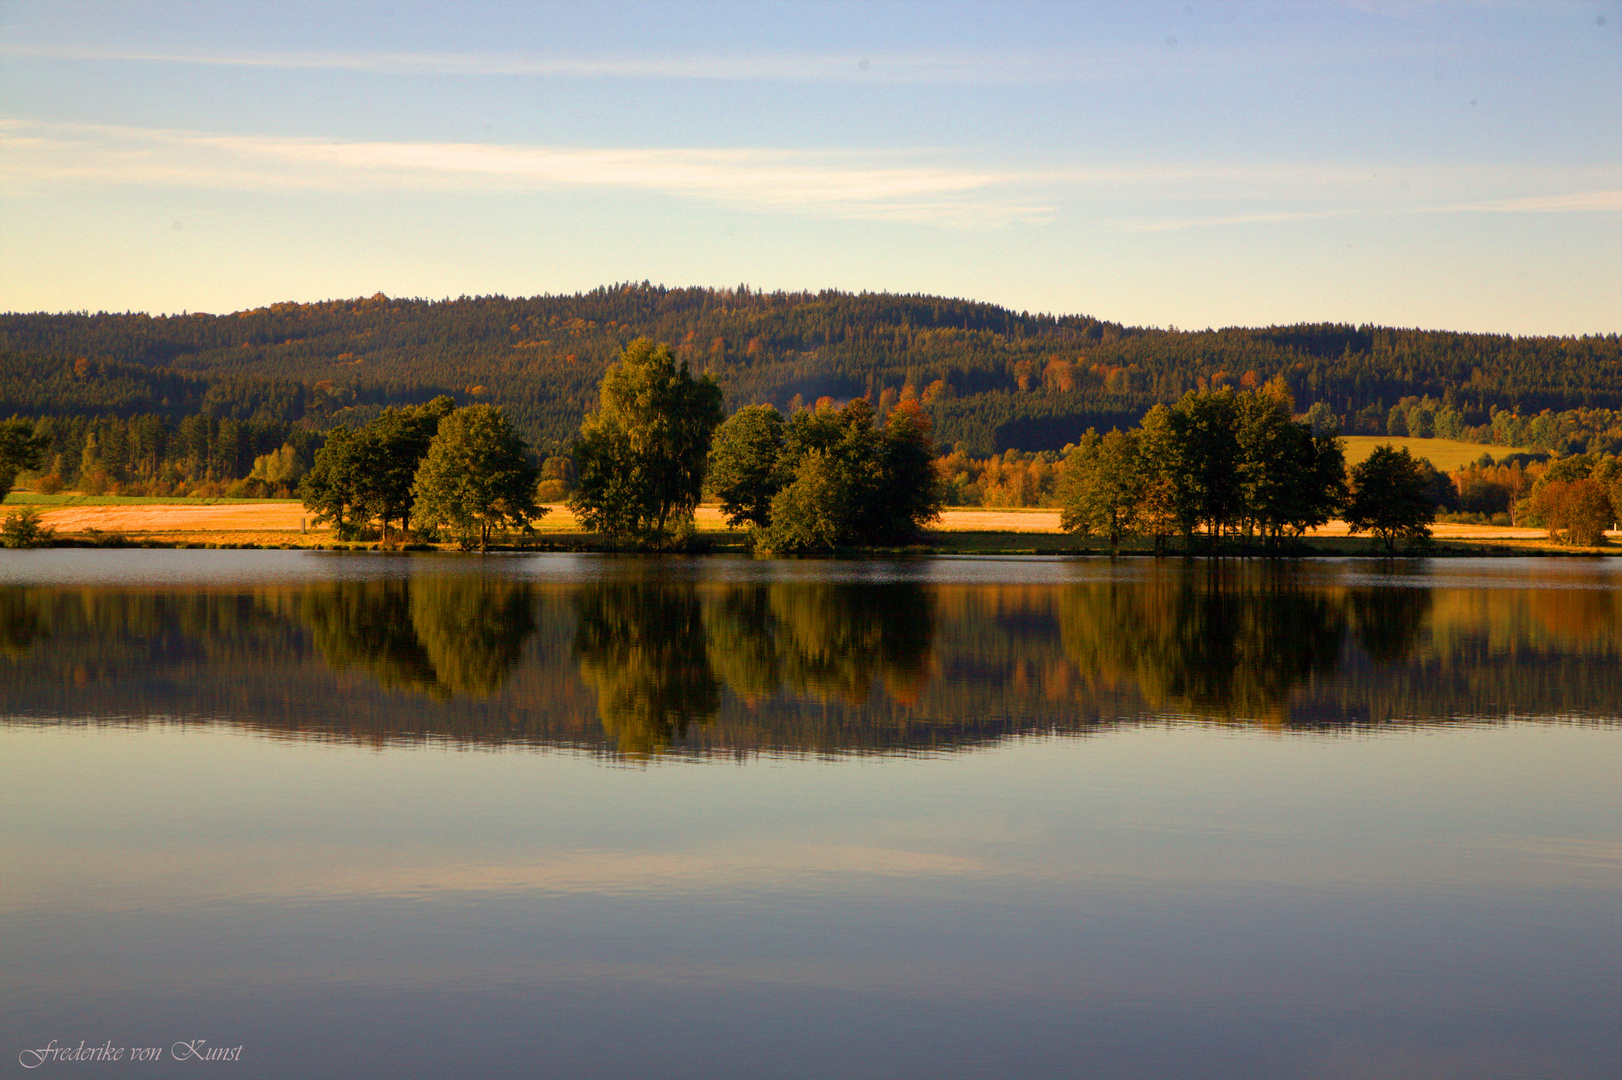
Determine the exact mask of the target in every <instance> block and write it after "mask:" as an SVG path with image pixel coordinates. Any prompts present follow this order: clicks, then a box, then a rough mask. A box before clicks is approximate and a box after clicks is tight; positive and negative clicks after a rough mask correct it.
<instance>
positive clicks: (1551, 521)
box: [1532, 477, 1616, 547]
mask: <svg viewBox="0 0 1622 1080" xmlns="http://www.w3.org/2000/svg"><path fill="white" fill-rule="evenodd" d="M1532 511H1533V513H1535V514H1536V515H1537V516H1538V517H1539V518H1540V519H1541V520H1542V522H1543V524H1544V525H1545V526H1546V527H1547V528H1548V530H1549V539H1550V540H1553V541H1555V542H1557V543H1561V544H1570V545H1572V546H1573V547H1594V546H1596V545H1598V544H1603V543H1604V542H1605V530H1606V529H1609V528H1610V527H1611V526H1612V524H1614V523H1615V521H1616V508H1615V507H1613V506H1612V505H1611V497H1610V493H1609V492H1607V491H1606V490H1605V485H1604V484H1601V483H1600V482H1599V481H1598V480H1595V479H1593V478H1592V477H1584V478H1583V479H1581V480H1555V481H1553V482H1551V483H1548V484H1545V485H1544V486H1543V487H1542V488H1540V489H1539V490H1538V491H1536V492H1534V493H1533V496H1532Z"/></svg>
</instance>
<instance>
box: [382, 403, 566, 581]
mask: <svg viewBox="0 0 1622 1080" xmlns="http://www.w3.org/2000/svg"><path fill="white" fill-rule="evenodd" d="M538 479H539V474H538V472H537V470H536V468H535V466H534V465H533V464H531V463H530V461H529V458H528V456H527V454H526V452H525V446H524V441H523V440H522V439H520V438H519V437H518V434H517V433H516V432H515V431H513V429H512V425H511V424H509V423H508V422H507V418H506V417H504V416H502V415H501V413H500V412H499V411H497V410H496V409H495V408H493V407H492V406H489V405H470V406H468V407H467V408H465V409H457V410H456V411H455V412H453V413H451V414H450V415H448V416H446V417H445V418H444V419H443V420H441V421H440V422H439V430H438V432H437V433H436V434H435V435H434V438H433V441H432V442H431V443H429V445H428V452H427V454H425V455H424V456H423V459H422V464H421V465H419V466H418V467H417V473H416V479H415V481H414V482H413V484H412V488H411V491H412V495H413V496H414V501H413V503H412V514H413V516H414V517H415V518H416V520H417V521H418V523H419V525H422V526H427V527H449V528H451V529H453V530H455V531H456V532H457V534H458V535H459V536H460V537H461V538H462V543H463V546H464V547H466V546H471V544H472V540H473V538H474V537H477V538H478V545H479V550H480V551H484V550H487V549H488V548H489V546H490V531H491V530H492V529H501V528H508V527H511V528H519V529H522V528H527V527H528V525H529V523H530V522H531V521H532V520H534V519H535V518H538V517H540V516H542V515H543V514H545V513H546V510H545V508H543V507H540V506H537V505H536V503H535V485H536V482H537V480H538Z"/></svg>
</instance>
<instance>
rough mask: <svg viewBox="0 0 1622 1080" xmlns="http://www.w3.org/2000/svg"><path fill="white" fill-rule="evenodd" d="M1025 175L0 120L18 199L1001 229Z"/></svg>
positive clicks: (895, 158) (698, 152)
mask: <svg viewBox="0 0 1622 1080" xmlns="http://www.w3.org/2000/svg"><path fill="white" fill-rule="evenodd" d="M1019 179H1020V178H1019V177H1018V176H1017V175H1015V174H1010V173H1004V172H998V171H995V170H987V169H973V168H961V167H954V166H939V165H928V164H918V163H916V162H915V161H911V160H908V156H907V155H900V154H885V155H876V154H858V153H825V152H813V151H783V150H750V149H744V150H705V149H638V148H631V149H591V148H583V147H557V146H505V145H491V144H483V143H423V142H354V141H343V140H335V139H309V138H276V137H265V136H244V135H215V134H207V133H200V132H188V131H172V130H152V129H143V128H121V127H107V126H97V125H42V124H31V123H27V122H21V121H0V185H3V186H4V188H5V189H7V190H9V191H12V192H24V191H28V190H34V191H38V190H42V189H47V188H55V187H60V186H62V185H65V184H91V185H131V184H134V185H153V186H188V187H202V188H224V189H235V190H286V189H288V188H296V189H306V190H316V191H344V190H380V189H381V190H390V189H418V190H423V189H426V190H436V189H437V190H517V191H522V190H540V189H559V188H599V189H619V190H636V191H646V192H663V193H668V194H675V195H683V196H688V197H694V198H700V199H708V200H712V201H716V202H722V203H727V204H730V205H735V206H740V207H744V208H750V209H758V210H791V211H805V212H810V213H820V214H825V215H832V216H839V217H854V218H863V219H883V220H909V221H935V222H941V223H948V224H951V223H957V224H998V223H1006V222H1008V221H1012V220H1034V219H1039V218H1041V217H1043V216H1044V215H1046V214H1047V213H1049V212H1050V209H1051V208H1050V207H1048V206H1045V205H1043V204H1041V203H1040V202H1031V201H1030V200H1029V199H1019V198H1013V197H1010V196H1011V192H1010V190H1009V189H1010V188H1012V187H1013V186H1015V185H1016V184H1017V183H1018V181H1019Z"/></svg>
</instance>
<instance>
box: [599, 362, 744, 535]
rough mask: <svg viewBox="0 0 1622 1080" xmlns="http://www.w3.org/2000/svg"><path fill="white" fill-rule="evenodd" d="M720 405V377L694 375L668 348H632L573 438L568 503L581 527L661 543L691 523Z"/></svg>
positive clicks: (605, 382) (611, 371)
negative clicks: (572, 486) (573, 477)
mask: <svg viewBox="0 0 1622 1080" xmlns="http://www.w3.org/2000/svg"><path fill="white" fill-rule="evenodd" d="M721 402H722V395H721V388H720V387H719V386H717V385H716V383H715V380H714V379H712V378H710V377H709V376H708V375H705V376H703V377H700V378H697V379H695V378H693V377H692V374H691V373H690V372H689V370H688V365H687V362H686V361H685V360H684V361H682V362H681V363H680V364H679V365H678V364H677V362H676V358H675V356H674V354H673V353H672V352H671V351H670V347H669V346H668V345H662V344H655V343H654V342H652V341H650V340H648V339H646V338H638V339H637V340H636V341H633V342H631V343H630V344H629V345H627V346H626V347H625V350H624V352H622V353H621V354H620V359H619V361H618V362H617V363H615V364H614V365H613V366H612V367H610V368H609V369H608V371H607V372H605V373H604V375H603V380H602V385H601V388H600V398H599V404H598V408H597V410H596V411H595V412H593V413H591V414H589V415H588V416H587V417H586V418H585V420H584V421H583V422H582V423H581V425H580V436H579V438H577V439H576V440H575V443H574V459H575V469H576V472H577V474H578V477H579V480H578V484H579V486H578V487H577V488H576V490H575V491H574V493H573V494H572V495H571V496H570V498H569V508H570V509H571V510H573V511H574V513H575V516H576V518H577V519H579V521H580V523H581V525H583V526H584V527H585V528H587V529H589V530H590V531H592V532H601V533H608V534H610V535H613V536H622V537H632V538H637V539H639V540H643V541H645V542H656V543H657V542H662V541H663V540H664V539H666V538H668V537H669V536H670V535H671V533H672V532H673V530H674V528H675V527H676V526H677V525H679V524H682V523H685V522H689V521H691V520H692V516H693V509H694V507H696V506H697V505H698V500H699V498H700V496H701V494H702V492H703V487H704V470H705V466H706V463H707V461H708V457H709V450H710V436H711V434H712V433H713V432H714V431H715V429H716V427H717V426H718V425H719V424H720V423H721V420H722V418H723V416H724V415H725V414H724V413H723V411H722V407H721Z"/></svg>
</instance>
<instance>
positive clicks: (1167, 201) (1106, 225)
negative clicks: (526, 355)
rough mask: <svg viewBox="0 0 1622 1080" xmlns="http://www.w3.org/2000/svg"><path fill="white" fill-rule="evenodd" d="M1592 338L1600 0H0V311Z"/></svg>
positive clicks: (1610, 106)
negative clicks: (111, 0) (828, 315)
mask: <svg viewBox="0 0 1622 1080" xmlns="http://www.w3.org/2000/svg"><path fill="white" fill-rule="evenodd" d="M644 279H646V280H651V281H654V282H663V283H665V284H669V285H693V284H698V285H715V286H727V285H736V284H739V283H744V284H748V285H750V286H752V287H758V288H765V289H791V290H795V289H820V288H841V289H850V290H862V289H867V290H884V291H892V292H927V293H938V294H944V295H950V296H963V297H969V298H973V299H978V300H986V301H990V302H994V303H999V304H1004V305H1007V306H1010V307H1013V308H1015V309H1023V310H1030V311H1051V312H1058V313H1084V314H1089V315H1094V316H1097V317H1100V318H1106V319H1112V320H1118V321H1122V322H1127V323H1133V324H1139V325H1158V326H1166V325H1176V326H1181V327H1204V326H1225V325H1265V324H1269V323H1289V322H1302V321H1313V322H1318V321H1334V322H1354V323H1369V322H1372V323H1382V324H1387V325H1400V326H1421V327H1426V328H1436V329H1456V330H1478V331H1494V332H1509V333H1596V332H1615V331H1618V330H1622V3H1617V2H1607V3H1552V2H1537V3H1509V2H1504V3H1476V4H1431V3H1399V2H1390V3H1377V2H1361V3H1321V4H1309V3H1258V4H1216V3H1199V2H1180V3H1170V4H1153V3H1133V4H1110V3H1075V4H1063V3H1042V4H1011V5H1009V4H989V3H988V4H962V5H954V4H903V3H887V4H858V3H847V4H833V5H823V4H811V3H802V4H766V3H753V4H719V3H717V4H654V3H642V4H624V5H612V4H599V3H570V4H538V3H537V4H477V3H457V4H417V3H409V2H404V0H389V2H384V3H373V2H355V3H327V4H291V3H275V4H227V3H209V4H148V3H118V4H100V3H72V2H61V0H57V2H52V3H45V4H36V3H20V2H14V0H0V310H10V311H32V310H48V311H61V310H81V309H88V310H101V309H106V310H126V309H133V310H145V311H154V312H158V311H181V310H191V311H215V312H222V311H231V310H238V309H242V308H247V307H255V306H260V305H264V304H269V303H273V302H276V301H281V300H300V301H308V300H319V299H326V298H331V297H349V296H359V295H366V294H370V293H373V292H376V291H379V290H381V291H383V292H385V293H388V294H389V295H391V296H393V295H403V296H426V297H435V298H437V297H443V296H456V295H462V294H468V295H473V294H480V293H503V294H506V295H509V296H511V295H529V294H533V293H543V292H544V293H556V292H574V291H577V290H587V289H591V288H593V287H595V286H597V285H600V284H606V283H611V282H618V281H627V280H629V281H641V280H644Z"/></svg>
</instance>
